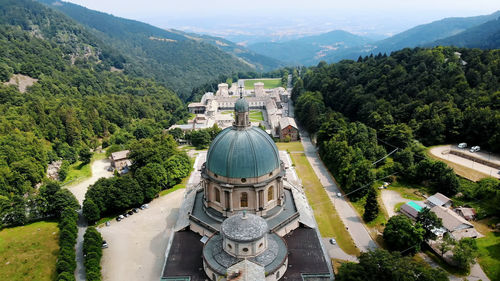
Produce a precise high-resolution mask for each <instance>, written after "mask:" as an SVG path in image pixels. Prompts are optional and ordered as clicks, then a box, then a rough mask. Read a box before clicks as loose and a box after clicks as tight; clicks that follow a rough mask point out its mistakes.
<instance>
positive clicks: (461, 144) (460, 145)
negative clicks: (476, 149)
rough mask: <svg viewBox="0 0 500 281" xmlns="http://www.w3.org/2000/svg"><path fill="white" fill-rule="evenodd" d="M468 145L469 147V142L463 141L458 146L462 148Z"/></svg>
mask: <svg viewBox="0 0 500 281" xmlns="http://www.w3.org/2000/svg"><path fill="white" fill-rule="evenodd" d="M466 147H467V143H465V142H461V143H459V144H458V148H460V149H464V148H466Z"/></svg>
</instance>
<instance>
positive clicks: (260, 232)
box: [220, 213, 268, 242]
mask: <svg viewBox="0 0 500 281" xmlns="http://www.w3.org/2000/svg"><path fill="white" fill-rule="evenodd" d="M220 229H221V232H222V235H223V236H224V237H226V238H227V239H229V240H232V241H236V242H252V241H256V240H258V239H260V238H262V237H263V236H264V235H265V234H266V233H267V231H268V226H267V222H266V220H265V219H263V218H261V217H259V216H256V215H253V214H246V213H242V214H237V215H234V216H232V217H229V218H227V219H226V220H225V221H224V222H223V223H222V225H221V228H220Z"/></svg>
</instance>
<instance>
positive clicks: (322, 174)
mask: <svg viewBox="0 0 500 281" xmlns="http://www.w3.org/2000/svg"><path fill="white" fill-rule="evenodd" d="M300 138H301V142H302V145H303V146H304V151H305V153H306V156H307V160H308V161H309V163H310V164H311V166H312V168H313V170H314V172H315V173H316V176H317V177H318V179H319V180H320V182H321V184H322V185H323V186H324V187H325V189H326V192H327V193H328V196H329V197H330V200H331V201H332V203H333V204H334V205H335V209H336V210H337V212H338V213H339V216H340V218H341V219H342V222H343V223H344V225H345V226H346V227H347V230H348V231H349V233H350V234H351V237H352V239H353V240H354V243H355V244H356V246H357V247H358V248H359V250H360V251H362V252H367V251H368V250H370V249H375V248H377V244H376V243H375V241H373V239H372V238H371V236H370V235H369V234H368V231H367V230H366V228H365V226H364V224H363V222H362V221H361V218H360V217H359V216H358V214H357V213H356V211H355V210H354V209H353V208H352V206H351V205H350V204H349V203H348V202H347V201H346V200H345V199H344V197H342V198H338V197H336V194H337V193H339V192H340V189H339V187H338V186H337V184H336V183H335V181H334V180H333V178H332V176H331V175H330V173H329V172H328V170H327V169H326V167H325V165H324V164H323V162H322V161H321V159H319V156H318V153H317V152H316V147H314V145H313V144H312V143H311V140H310V138H309V136H307V134H306V133H305V132H303V131H301V132H300Z"/></svg>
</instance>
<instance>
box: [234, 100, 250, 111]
mask: <svg viewBox="0 0 500 281" xmlns="http://www.w3.org/2000/svg"><path fill="white" fill-rule="evenodd" d="M234 111H236V112H246V111H248V102H247V100H246V99H245V98H239V99H238V101H236V103H235V104H234Z"/></svg>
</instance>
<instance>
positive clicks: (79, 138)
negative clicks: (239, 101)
mask: <svg viewBox="0 0 500 281" xmlns="http://www.w3.org/2000/svg"><path fill="white" fill-rule="evenodd" d="M16 3H17V1H7V3H5V5H3V4H2V6H1V7H0V13H1V14H2V17H0V217H1V218H2V220H1V221H0V224H3V225H11V224H22V223H24V222H26V221H31V220H34V219H38V218H40V217H44V216H46V215H49V216H50V215H53V214H52V212H50V210H46V209H45V208H47V207H46V205H45V204H46V202H45V201H44V200H45V199H44V197H43V196H41V195H40V194H39V193H40V191H39V189H37V188H36V187H38V186H39V185H40V184H42V183H43V182H44V181H46V169H47V164H48V163H50V162H52V161H54V160H58V159H62V160H63V163H68V164H70V163H74V162H75V161H77V160H78V159H80V160H86V161H88V160H89V159H90V157H89V156H90V155H89V151H90V149H95V148H96V147H98V146H99V145H101V144H102V145H103V146H109V145H115V148H116V146H119V147H120V146H125V144H126V143H128V142H129V141H132V140H137V139H141V138H148V137H153V136H154V135H159V134H161V132H162V131H163V130H164V129H165V128H168V127H169V126H170V125H172V124H174V123H176V122H177V121H179V120H182V119H185V118H186V117H187V115H188V114H187V111H186V109H185V106H184V104H183V103H182V101H181V100H180V99H179V98H178V97H177V95H176V94H175V93H174V92H172V91H170V90H168V89H167V88H165V87H164V86H162V85H160V84H158V83H156V82H154V81H152V80H149V79H145V78H142V77H139V76H136V75H132V74H125V73H123V72H122V71H119V69H118V68H119V67H120V63H121V61H122V58H120V56H114V55H113V54H114V52H112V51H110V50H112V49H110V48H109V47H107V46H106V45H104V44H103V43H102V42H100V41H99V40H98V39H96V38H95V37H93V36H92V35H91V34H89V33H88V32H86V31H85V30H84V29H83V28H81V27H80V26H78V25H76V24H74V23H73V22H71V21H70V20H68V19H66V18H65V17H61V16H60V15H58V14H57V13H55V12H52V11H50V10H49V9H48V8H44V7H43V6H41V5H40V4H37V3H36V2H31V1H22V3H23V5H15V4H16ZM37 9H38V10H37ZM5 15H8V16H5ZM112 67H114V68H115V70H114V71H111V70H112ZM116 69H118V71H117V70H116ZM19 75H24V76H29V77H31V78H35V79H37V82H36V83H34V84H33V85H32V86H31V87H29V88H28V89H27V91H26V92H20V91H19V89H18V88H17V87H16V85H5V84H4V82H6V81H9V79H11V78H13V77H19ZM63 197H64V196H63ZM40 200H41V201H40ZM44 202H45V203H44ZM33 206H40V211H36V210H38V207H37V208H34V207H33ZM28 210H30V211H28Z"/></svg>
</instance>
